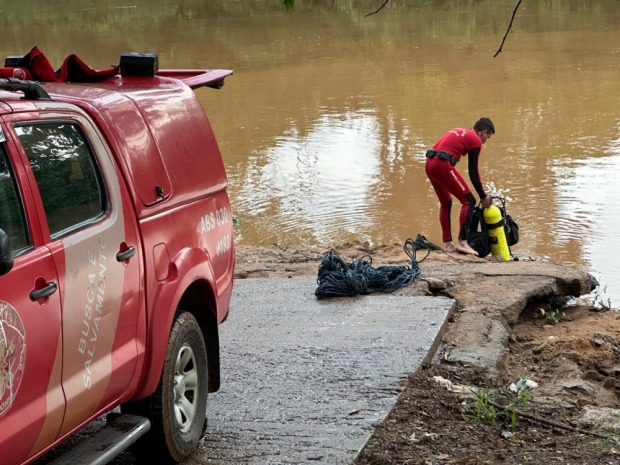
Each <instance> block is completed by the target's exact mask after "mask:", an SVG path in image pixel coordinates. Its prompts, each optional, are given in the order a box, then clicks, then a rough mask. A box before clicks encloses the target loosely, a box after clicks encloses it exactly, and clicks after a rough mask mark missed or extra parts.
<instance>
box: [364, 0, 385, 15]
mask: <svg viewBox="0 0 620 465" xmlns="http://www.w3.org/2000/svg"><path fill="white" fill-rule="evenodd" d="M389 1H390V0H385V2H383V5H381V6H380V7H379V8H378V9H377V10H375V11H373V12H372V13H368V14H367V15H364V18H366V17H367V16H370V15H374V14H376V13H379V11H381V9H382V8H383V7H384V6H385V5H387V3H388V2H389Z"/></svg>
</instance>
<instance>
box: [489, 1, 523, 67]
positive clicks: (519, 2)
mask: <svg viewBox="0 0 620 465" xmlns="http://www.w3.org/2000/svg"><path fill="white" fill-rule="evenodd" d="M521 1H522V0H519V1H518V2H517V6H516V7H515V9H514V11H513V12H512V18H510V24H509V25H508V29H506V34H504V38H503V39H502V43H501V44H500V46H499V49H497V52H495V55H493V58H495V57H496V56H497V55H499V52H501V51H502V47H503V46H504V42H506V37H508V33H509V32H510V28H511V27H512V22H513V21H514V19H515V15H516V14H517V10H518V9H519V5H521Z"/></svg>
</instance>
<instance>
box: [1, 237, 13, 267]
mask: <svg viewBox="0 0 620 465" xmlns="http://www.w3.org/2000/svg"><path fill="white" fill-rule="evenodd" d="M11 268H13V251H12V250H11V244H10V243H9V236H7V234H6V233H5V232H4V231H3V230H2V229H0V276H2V275H3V274H7V273H8V272H9V271H11Z"/></svg>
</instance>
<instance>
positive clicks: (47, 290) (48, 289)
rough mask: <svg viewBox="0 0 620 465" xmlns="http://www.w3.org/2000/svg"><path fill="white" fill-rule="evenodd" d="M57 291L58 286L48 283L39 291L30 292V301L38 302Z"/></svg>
mask: <svg viewBox="0 0 620 465" xmlns="http://www.w3.org/2000/svg"><path fill="white" fill-rule="evenodd" d="M57 290H58V285H57V284H56V283H54V282H49V283H47V284H46V285H45V286H44V287H42V288H41V289H34V290H33V291H32V292H30V300H32V301H33V302H34V301H35V300H39V299H42V298H44V297H47V296H50V295H52V294H53V293H54V292H56V291H57Z"/></svg>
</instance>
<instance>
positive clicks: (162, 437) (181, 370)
mask: <svg viewBox="0 0 620 465" xmlns="http://www.w3.org/2000/svg"><path fill="white" fill-rule="evenodd" d="M208 376H209V375H208V366H207V350H206V346H205V342H204V338H203V337H202V332H201V330H200V326H199V325H198V322H197V321H196V318H194V316H193V315H192V314H191V313H189V312H179V313H177V315H176V318H175V321H174V323H173V325H172V329H171V331H170V337H169V339H168V347H167V349H166V358H165V360H164V367H163V370H162V374H161V378H160V380H159V385H158V386H157V390H156V391H155V393H154V394H153V395H152V396H151V397H150V398H148V399H144V400H143V401H140V402H135V403H131V404H128V405H127V406H125V408H123V411H126V412H131V413H135V414H142V415H145V416H147V417H148V418H149V419H150V420H151V429H150V430H149V432H148V433H147V434H146V435H145V436H143V437H142V438H140V440H139V441H138V442H137V443H136V444H135V445H134V447H133V449H132V451H133V453H134V455H135V456H136V458H138V459H139V460H141V461H144V462H148V463H176V462H180V461H182V460H184V459H186V458H187V457H188V456H189V455H190V454H191V453H192V452H193V451H194V450H195V449H196V447H197V446H198V443H199V441H200V439H201V438H202V435H203V434H204V431H205V430H206V424H207V420H206V412H207V394H208V386H209V382H208V381H209V380H208Z"/></svg>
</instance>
